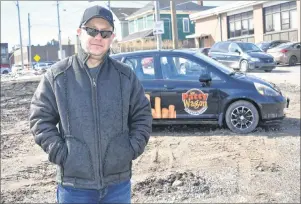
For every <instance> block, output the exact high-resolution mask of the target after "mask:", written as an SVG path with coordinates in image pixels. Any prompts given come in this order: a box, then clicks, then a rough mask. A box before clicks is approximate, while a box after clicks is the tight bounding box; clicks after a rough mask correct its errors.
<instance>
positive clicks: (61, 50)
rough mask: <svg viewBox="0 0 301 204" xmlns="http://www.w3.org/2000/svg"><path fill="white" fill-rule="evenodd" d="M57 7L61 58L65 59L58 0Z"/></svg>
mask: <svg viewBox="0 0 301 204" xmlns="http://www.w3.org/2000/svg"><path fill="white" fill-rule="evenodd" d="M56 8H57V21H58V28H59V46H60V55H61V56H59V57H60V60H62V59H63V49H62V40H61V24H60V8H59V1H56Z"/></svg>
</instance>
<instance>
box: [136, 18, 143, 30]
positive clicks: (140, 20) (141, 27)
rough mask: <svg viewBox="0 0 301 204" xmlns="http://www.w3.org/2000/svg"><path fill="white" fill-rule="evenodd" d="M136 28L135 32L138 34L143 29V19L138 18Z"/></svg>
mask: <svg viewBox="0 0 301 204" xmlns="http://www.w3.org/2000/svg"><path fill="white" fill-rule="evenodd" d="M137 27H138V28H137V31H138V32H139V31H141V30H143V29H144V26H143V18H139V19H138V20H137Z"/></svg>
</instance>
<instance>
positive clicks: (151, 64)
mask: <svg viewBox="0 0 301 204" xmlns="http://www.w3.org/2000/svg"><path fill="white" fill-rule="evenodd" d="M157 58H158V57H157V55H155V54H153V55H140V56H133V57H132V56H128V57H125V58H124V59H123V63H125V64H127V65H128V66H130V67H131V68H132V70H133V71H134V72H135V74H136V76H137V77H138V79H139V80H140V81H141V84H142V86H143V88H144V91H145V94H146V96H147V98H148V99H149V100H150V102H151V107H152V115H153V118H154V119H159V118H160V117H159V115H156V114H155V108H156V106H155V104H157V103H158V100H160V99H161V95H160V94H161V90H162V89H163V87H164V83H163V81H162V80H161V73H160V69H159V65H156V64H157V63H158V60H156V59H157Z"/></svg>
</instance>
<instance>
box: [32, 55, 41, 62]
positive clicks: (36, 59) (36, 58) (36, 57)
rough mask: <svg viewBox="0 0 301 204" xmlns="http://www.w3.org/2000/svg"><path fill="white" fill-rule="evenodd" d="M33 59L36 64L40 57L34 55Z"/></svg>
mask: <svg viewBox="0 0 301 204" xmlns="http://www.w3.org/2000/svg"><path fill="white" fill-rule="evenodd" d="M33 59H34V60H35V61H36V62H39V61H40V59H41V57H40V56H39V55H35V56H34V57H33Z"/></svg>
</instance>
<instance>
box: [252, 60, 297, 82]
mask: <svg viewBox="0 0 301 204" xmlns="http://www.w3.org/2000/svg"><path fill="white" fill-rule="evenodd" d="M300 66H301V65H300V64H299V65H296V66H291V67H290V66H277V67H276V69H274V70H273V71H272V72H261V71H260V72H251V73H249V74H251V75H255V76H258V77H260V78H262V79H264V80H267V81H273V82H278V83H289V84H292V85H298V86H300Z"/></svg>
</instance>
